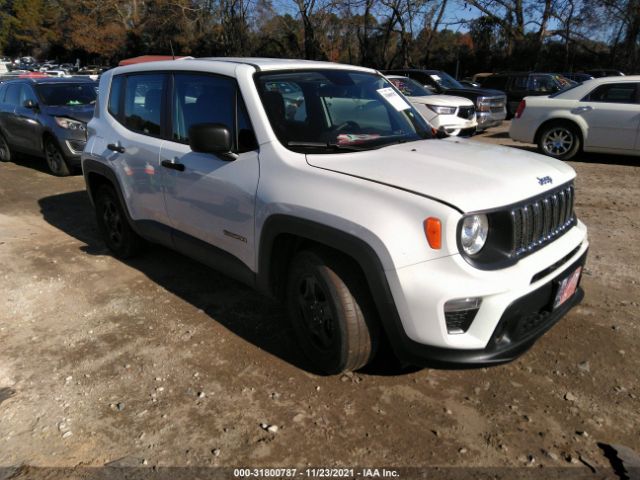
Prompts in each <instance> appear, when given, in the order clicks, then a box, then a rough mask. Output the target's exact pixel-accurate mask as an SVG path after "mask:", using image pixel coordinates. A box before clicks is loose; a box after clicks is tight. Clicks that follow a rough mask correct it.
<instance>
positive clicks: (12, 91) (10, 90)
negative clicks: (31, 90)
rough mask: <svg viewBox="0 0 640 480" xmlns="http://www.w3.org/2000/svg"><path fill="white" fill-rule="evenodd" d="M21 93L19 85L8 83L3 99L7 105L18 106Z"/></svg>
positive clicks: (20, 85)
mask: <svg viewBox="0 0 640 480" xmlns="http://www.w3.org/2000/svg"><path fill="white" fill-rule="evenodd" d="M21 92H22V84H21V83H10V84H9V85H8V86H7V95H6V97H5V99H4V101H5V103H8V104H9V105H20V94H21Z"/></svg>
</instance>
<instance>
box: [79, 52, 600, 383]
mask: <svg viewBox="0 0 640 480" xmlns="http://www.w3.org/2000/svg"><path fill="white" fill-rule="evenodd" d="M99 91H100V94H99V101H98V104H97V105H96V109H95V116H94V118H93V119H92V120H91V122H90V123H89V125H88V132H89V135H88V143H87V146H86V148H85V151H84V153H83V158H82V166H83V171H84V176H85V180H86V184H87V189H88V191H89V194H90V197H91V199H92V201H93V204H94V205H95V209H96V216H97V221H98V225H99V228H100V230H101V232H102V234H103V235H104V239H105V241H106V243H107V245H108V247H109V248H110V249H111V250H112V251H113V253H114V254H115V255H116V256H118V257H121V258H124V257H128V256H131V255H133V254H134V253H135V252H136V251H137V250H139V247H140V246H141V242H142V239H147V240H150V241H153V242H157V243H160V244H163V245H166V246H168V247H170V248H173V249H176V250H178V251H180V252H183V253H184V254H186V255H188V256H191V257H193V258H195V259H197V260H199V261H202V262H203V263H206V264H208V265H210V266H212V267H214V268H216V269H218V270H220V271H222V272H224V273H226V274H227V275H229V276H231V277H233V278H236V279H239V280H241V281H243V282H245V283H247V284H249V285H252V286H255V287H256V288H258V289H259V290H260V291H262V292H265V293H268V294H271V295H274V296H276V297H280V298H282V299H283V301H284V302H285V304H286V306H287V309H288V313H289V315H290V317H291V321H292V322H293V327H294V330H295V332H296V335H297V337H298V340H299V343H300V345H301V347H302V349H303V350H304V352H305V353H306V354H307V355H308V356H309V357H310V358H311V359H312V360H313V361H314V362H315V363H316V365H318V366H319V367H320V368H321V369H323V370H324V371H326V372H330V373H336V372H341V371H345V370H354V369H358V368H360V367H362V366H364V365H365V364H367V363H368V362H369V361H370V360H371V359H372V357H373V355H374V354H375V352H376V348H377V346H378V344H379V341H380V339H381V338H382V336H383V335H384V336H386V338H387V339H388V340H389V342H390V344H391V346H392V347H393V349H394V351H395V353H396V355H397V356H398V357H399V358H400V359H401V360H403V361H404V362H407V363H414V364H422V365H430V364H437V365H450V364H458V365H460V364H463V365H478V364H484V365H486V364H492V363H500V362H505V361H509V360H511V359H513V358H515V357H516V356H517V355H519V354H520V353H522V352H524V351H525V350H526V349H527V348H528V347H530V346H531V345H532V344H533V343H534V341H535V340H536V339H537V338H538V337H540V336H541V335H542V334H543V333H544V332H545V331H547V330H548V329H549V328H550V327H551V326H552V325H553V324H554V323H555V322H557V321H558V320H559V319H560V318H561V317H562V316H563V315H564V314H565V313H567V311H568V310H569V309H570V308H571V307H573V306H574V305H576V304H577V303H578V302H579V301H580V300H581V299H582V297H583V293H582V290H581V289H580V287H579V281H580V274H581V270H582V266H583V265H584V262H585V258H586V252H587V248H588V242H587V233H586V228H585V226H584V225H583V224H582V223H581V222H580V221H579V220H577V218H576V216H575V214H574V210H573V203H574V202H573V200H574V187H573V179H574V177H575V172H574V171H573V169H572V168H571V167H569V166H568V165H566V164H564V163H562V162H559V161H556V160H553V159H551V158H547V157H543V156H540V155H536V154H532V153H528V152H524V151H521V150H515V149H507V148H501V147H495V146H488V145H482V144H478V143H474V142H469V141H466V140H459V139H455V138H446V139H439V138H436V136H434V133H433V130H432V129H431V128H430V126H429V125H428V124H426V123H425V121H424V120H423V119H422V117H421V116H420V115H419V114H418V113H417V112H416V111H415V109H414V108H413V107H412V106H411V105H410V104H409V103H408V101H407V100H406V99H405V97H403V96H402V94H400V93H399V92H398V90H396V88H395V87H394V86H393V85H392V84H391V83H390V82H389V81H388V80H386V79H385V78H384V77H383V76H382V75H381V74H379V73H378V72H376V71H374V70H370V69H366V68H359V67H353V66H347V65H338V64H332V63H324V62H309V61H300V60H275V59H254V58H210V59H190V60H179V61H167V62H152V63H147V64H141V65H133V66H127V67H121V68H116V69H114V70H111V71H108V72H107V73H105V74H103V76H102V78H101V80H100V88H99Z"/></svg>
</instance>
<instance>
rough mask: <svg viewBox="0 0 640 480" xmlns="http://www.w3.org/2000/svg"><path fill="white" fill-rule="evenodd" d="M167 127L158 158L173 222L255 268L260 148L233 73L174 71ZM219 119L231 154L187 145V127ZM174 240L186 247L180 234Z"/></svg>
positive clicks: (179, 246) (187, 232) (177, 227)
mask: <svg viewBox="0 0 640 480" xmlns="http://www.w3.org/2000/svg"><path fill="white" fill-rule="evenodd" d="M170 103H171V121H170V123H171V128H170V131H169V135H168V140H167V141H166V142H165V143H164V144H163V146H162V151H161V155H160V157H161V161H164V162H165V165H169V164H177V165H179V166H180V167H179V169H176V168H175V167H174V166H171V165H169V166H165V167H162V170H164V174H165V176H166V190H165V199H166V205H167V212H168V215H169V219H170V221H171V225H172V226H173V227H174V228H175V229H176V230H179V231H180V232H184V233H186V234H188V235H189V236H191V237H195V238H197V239H199V240H202V241H203V242H206V243H208V244H210V245H213V246H215V247H218V248H220V249H222V250H224V251H225V252H228V253H230V254H232V255H234V256H235V257H236V258H238V259H240V260H241V261H242V262H243V263H244V264H245V265H247V266H248V267H249V268H250V269H254V271H255V254H254V251H255V237H254V212H255V195H256V189H257V187H258V177H259V173H260V172H259V165H258V149H257V144H256V142H255V136H254V134H253V129H252V127H251V123H250V121H249V118H248V115H247V113H246V111H245V108H244V104H243V102H242V98H241V96H240V92H239V89H238V86H237V84H236V81H235V79H233V78H231V77H226V76H220V75H212V74H206V73H190V72H185V73H179V72H177V73H174V75H173V91H172V95H171V101H170ZM202 123H222V124H224V125H226V126H227V128H229V130H230V131H231V132H232V135H233V137H234V138H235V149H234V151H235V152H236V153H237V154H238V158H237V159H235V160H229V159H225V158H222V157H218V156H216V155H213V154H208V153H198V152H193V151H191V148H190V147H189V128H190V127H191V126H192V125H196V124H202ZM174 241H175V243H176V246H177V247H178V248H179V249H180V248H188V246H187V244H184V245H181V243H180V242H181V241H186V240H184V239H182V237H181V236H180V235H179V234H178V235H176V236H175V240H174Z"/></svg>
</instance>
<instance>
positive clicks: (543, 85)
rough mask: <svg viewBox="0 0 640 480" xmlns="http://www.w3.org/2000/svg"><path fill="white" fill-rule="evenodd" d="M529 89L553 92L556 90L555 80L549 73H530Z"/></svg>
mask: <svg viewBox="0 0 640 480" xmlns="http://www.w3.org/2000/svg"><path fill="white" fill-rule="evenodd" d="M529 90H531V91H534V92H553V91H557V90H558V86H557V84H556V82H555V81H554V80H553V77H551V76H550V75H531V76H530V77H529Z"/></svg>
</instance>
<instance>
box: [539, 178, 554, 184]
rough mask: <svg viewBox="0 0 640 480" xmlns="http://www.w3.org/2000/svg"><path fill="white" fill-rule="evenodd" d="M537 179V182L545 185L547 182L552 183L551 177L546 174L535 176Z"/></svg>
mask: <svg viewBox="0 0 640 480" xmlns="http://www.w3.org/2000/svg"><path fill="white" fill-rule="evenodd" d="M536 178H537V179H538V183H539V184H540V185H546V184H547V183H553V180H552V179H551V177H549V176H546V177H536Z"/></svg>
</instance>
